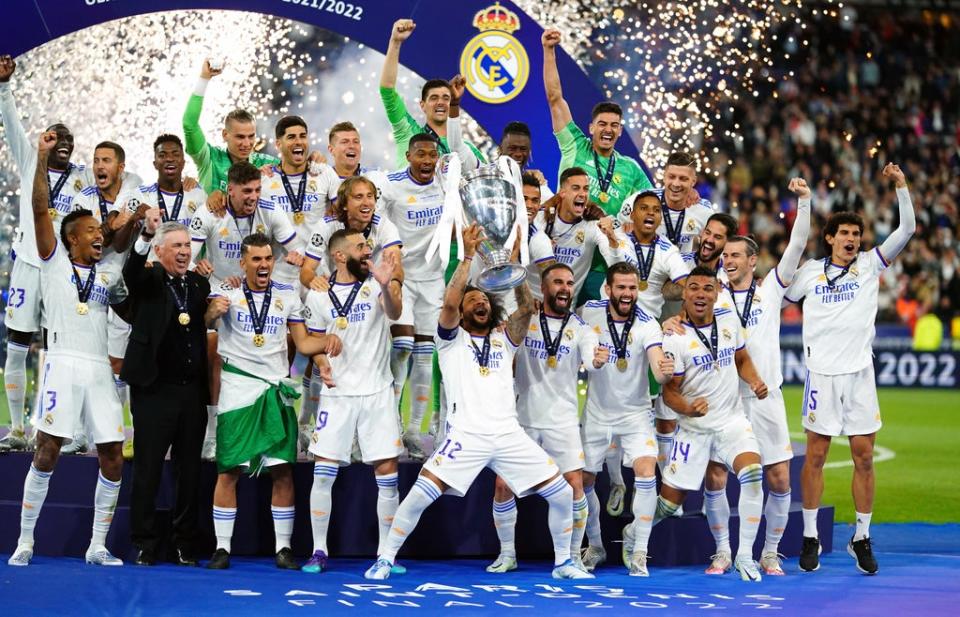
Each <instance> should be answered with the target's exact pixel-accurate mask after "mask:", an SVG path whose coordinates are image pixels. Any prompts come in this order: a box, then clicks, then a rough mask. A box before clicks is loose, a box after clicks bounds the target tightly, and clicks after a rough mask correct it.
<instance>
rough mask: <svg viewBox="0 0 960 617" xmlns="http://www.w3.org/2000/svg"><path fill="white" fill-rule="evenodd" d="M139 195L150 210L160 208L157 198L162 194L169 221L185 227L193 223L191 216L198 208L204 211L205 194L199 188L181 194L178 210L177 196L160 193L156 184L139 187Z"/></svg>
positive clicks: (164, 192)
mask: <svg viewBox="0 0 960 617" xmlns="http://www.w3.org/2000/svg"><path fill="white" fill-rule="evenodd" d="M140 194H141V195H142V196H143V202H144V203H145V204H149V205H150V207H151V208H159V207H160V200H159V199H158V197H157V196H158V195H160V194H162V195H163V205H164V207H165V208H166V210H167V216H168V217H169V220H170V221H175V222H177V223H180V224H181V225H186V226H187V227H190V222H191V221H193V216H194V214H195V213H196V211H197V209H198V208H200V209H203V210H206V207H205V206H206V204H207V194H206V193H204V192H203V189H202V188H200V187H199V186H196V187H194V188H193V190H190V191H184V192H183V199H182V200H181V201H180V209H179V210H177V209H176V205H177V196H178V194H177V193H168V192H166V191H161V190H160V187H159V185H158V184H157V183H156V182H154V183H153V184H144V185H142V186H141V187H140Z"/></svg>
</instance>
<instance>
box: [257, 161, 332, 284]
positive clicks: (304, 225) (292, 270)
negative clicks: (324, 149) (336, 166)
mask: <svg viewBox="0 0 960 617" xmlns="http://www.w3.org/2000/svg"><path fill="white" fill-rule="evenodd" d="M260 180H261V184H260V186H261V189H260V200H261V201H263V202H269V203H270V205H271V207H272V208H273V210H274V211H275V212H282V213H284V214H285V215H286V216H287V220H288V221H289V222H290V225H291V226H292V227H293V228H294V229H295V230H296V232H297V240H298V241H299V244H300V246H306V244H307V241H308V240H309V239H310V233H311V230H312V229H313V228H314V227H316V226H317V225H318V224H319V223H320V222H321V221H322V220H323V217H324V216H325V215H326V212H327V200H328V199H329V193H330V183H329V179H327V178H325V177H324V176H323V175H322V174H321V175H319V176H311V175H310V174H308V173H306V172H304V173H302V174H296V175H292V176H287V181H288V182H289V183H290V190H291V191H292V192H293V194H294V196H295V197H296V196H297V195H298V194H299V191H300V182H301V181H303V182H304V187H303V207H302V208H301V210H300V215H299V216H298V215H297V213H295V212H294V210H293V205H292V204H291V201H290V196H289V195H287V191H286V188H285V187H284V185H283V176H282V174H281V172H280V166H279V165H274V166H273V175H272V176H267V175H266V174H263V175H262V176H261V178H260ZM333 191H334V196H336V189H333ZM278 249H279V246H277V245H275V246H274V251H277V255H281V254H284V252H283V251H279V250H278ZM273 272H274V276H275V277H276V278H277V279H279V280H283V281H296V280H298V279H299V277H300V268H299V267H297V266H295V265H293V264H288V263H287V262H285V261H283V260H282V259H278V260H277V261H276V265H275V266H274V270H273Z"/></svg>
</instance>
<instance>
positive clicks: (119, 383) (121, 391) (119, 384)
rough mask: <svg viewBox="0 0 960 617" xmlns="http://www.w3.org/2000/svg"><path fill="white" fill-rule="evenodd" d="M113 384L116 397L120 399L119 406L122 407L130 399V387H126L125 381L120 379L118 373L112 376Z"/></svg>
mask: <svg viewBox="0 0 960 617" xmlns="http://www.w3.org/2000/svg"><path fill="white" fill-rule="evenodd" d="M113 385H114V386H116V388H117V397H118V398H119V399H120V408H121V409H122V408H124V407H126V406H127V403H128V402H129V401H130V389H129V388H128V387H127V382H125V381H124V380H122V379H120V375H116V374H114V376H113Z"/></svg>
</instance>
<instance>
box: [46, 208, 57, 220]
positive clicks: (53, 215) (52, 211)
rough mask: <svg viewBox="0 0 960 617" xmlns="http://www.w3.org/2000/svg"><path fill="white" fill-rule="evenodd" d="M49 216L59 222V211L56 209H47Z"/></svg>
mask: <svg viewBox="0 0 960 617" xmlns="http://www.w3.org/2000/svg"><path fill="white" fill-rule="evenodd" d="M47 214H49V215H50V218H51V220H54V221H55V220H57V209H56V208H47Z"/></svg>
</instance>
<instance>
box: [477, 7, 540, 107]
mask: <svg viewBox="0 0 960 617" xmlns="http://www.w3.org/2000/svg"><path fill="white" fill-rule="evenodd" d="M473 26H474V27H475V28H477V29H478V30H480V34H478V35H476V36H475V37H473V38H472V39H470V42H468V43H467V45H466V46H465V47H464V48H463V53H461V54H460V73H461V74H462V75H463V76H464V77H465V78H466V80H467V90H469V91H470V94H472V95H473V96H475V97H477V98H478V99H479V100H481V101H483V102H484V103H495V104H496V103H506V102H507V101H509V100H511V99H513V98H514V97H516V96H517V95H518V94H520V92H521V91H522V90H523V87H524V86H525V85H526V83H527V77H529V75H530V59H529V58H528V57H527V51H526V50H525V49H524V48H523V45H521V44H520V41H518V40H517V39H516V38H515V37H514V36H513V35H512V33H513V32H516V31H517V30H519V29H520V18H519V17H518V16H517V14H516V13H514V12H513V11H510V10H507V9H506V8H504V7H502V6H500V3H499V2H496V3H494V4H493V6H489V7H487V8H485V9H483V10H481V11H478V12H477V14H476V15H475V16H474V18H473Z"/></svg>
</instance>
